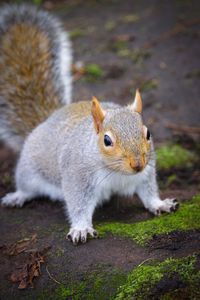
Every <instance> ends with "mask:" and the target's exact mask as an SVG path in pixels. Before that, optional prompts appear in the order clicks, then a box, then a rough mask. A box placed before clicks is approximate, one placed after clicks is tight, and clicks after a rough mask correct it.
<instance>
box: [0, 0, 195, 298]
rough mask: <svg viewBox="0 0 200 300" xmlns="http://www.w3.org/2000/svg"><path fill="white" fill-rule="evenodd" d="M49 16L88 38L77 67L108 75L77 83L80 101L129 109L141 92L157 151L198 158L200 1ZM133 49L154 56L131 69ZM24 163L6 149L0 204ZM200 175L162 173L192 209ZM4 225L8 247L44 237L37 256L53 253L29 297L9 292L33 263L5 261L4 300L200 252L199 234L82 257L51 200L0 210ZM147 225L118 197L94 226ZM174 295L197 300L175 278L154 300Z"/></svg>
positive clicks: (110, 4) (77, 52)
mask: <svg viewBox="0 0 200 300" xmlns="http://www.w3.org/2000/svg"><path fill="white" fill-rule="evenodd" d="M43 6H44V7H45V8H46V9H48V10H49V11H50V12H51V13H55V14H56V15H58V16H59V17H60V18H61V19H62V21H63V22H64V26H65V28H66V29H67V30H69V31H73V30H75V29H78V30H79V31H80V30H81V32H82V35H80V36H79V37H77V38H73V51H74V61H75V62H77V61H81V62H83V63H84V64H89V63H95V64H98V65H99V66H100V67H101V68H102V70H103V76H102V77H101V78H99V79H95V80H87V78H86V77H84V76H83V77H81V78H80V79H79V80H76V81H75V82H74V101H79V100H88V99H90V98H91V96H92V95H96V96H97V97H98V98H99V99H100V100H105V101H113V102H117V103H121V104H123V105H125V104H127V103H130V101H132V100H131V99H133V91H134V90H135V88H137V87H141V88H142V90H143V92H142V96H143V100H144V101H143V102H144V120H145V124H146V125H147V126H148V127H149V128H150V130H151V132H152V133H153V135H154V140H155V143H156V146H157V145H160V144H163V143H167V142H172V141H176V142H177V140H178V142H179V143H180V144H182V145H184V146H185V147H186V148H188V149H194V148H195V151H196V153H199V135H198V134H196V133H194V131H193V130H192V129H191V131H190V130H189V132H188V131H187V133H186V132H185V131H184V130H182V129H181V128H182V126H189V129H190V128H191V127H195V128H196V127H198V126H199V115H200V105H199V87H200V84H199V71H198V70H199V29H200V27H199V26H200V25H199V23H200V21H199V9H200V6H199V1H198V0H196V1H195V0H192V1H187V0H185V1H180V0H176V1H167V0H163V1H159V0H148V1H147V0H142V1H139V0H138V1H131V0H127V1H119V0H117V1H92V0H91V1H81V0H77V1H45V2H44V4H43ZM131 15H132V16H133V15H134V16H135V19H137V21H136V22H134V21H133V19H134V18H133V17H132V19H131V17H129V18H128V17H127V16H131ZM128 20H129V21H128ZM131 20H132V21H131ZM109 24H110V25H109ZM178 25H181V30H180V31H178V32H177V31H176V30H174V28H177V26H178ZM125 35H126V36H128V42H127V43H124V44H123V43H122V44H123V47H122V46H118V48H117V49H116V48H115V47H114V46H113V44H114V42H115V41H116V40H120V39H122V37H123V36H125ZM126 39H127V37H126ZM119 48H120V49H119ZM127 49H128V50H130V51H131V53H132V52H133V51H134V50H135V49H140V51H141V49H146V50H148V53H149V54H148V55H147V56H146V57H145V58H144V57H143V58H142V59H140V61H139V62H138V61H136V60H137V59H136V58H135V57H134V58H133V57H132V59H130V55H129V56H128V57H124V56H122V55H119V53H120V51H121V53H123V51H122V50H127ZM124 53H126V52H125V51H124ZM197 71H198V72H197ZM152 80H153V81H152ZM149 82H150V84H149ZM155 83H156V84H155ZM168 124H175V125H178V126H179V128H180V130H181V131H178V132H177V131H174V130H173V131H172V130H170V129H169V128H168V126H167V125H168ZM177 133H179V134H178V135H177ZM16 159H17V158H16V156H15V154H13V152H12V151H11V150H10V149H8V148H7V147H6V146H5V145H3V144H0V197H1V196H3V195H4V194H6V193H7V192H10V191H12V190H14V181H13V172H14V167H15V163H16ZM199 167H200V164H199V161H198V162H197V163H196V165H195V166H192V167H191V168H185V167H184V166H183V167H181V168H178V169H170V171H160V172H159V173H158V179H159V183H160V186H161V188H162V190H161V195H162V196H163V197H170V196H173V197H176V198H178V199H179V201H185V200H187V199H190V198H191V197H192V196H193V195H195V194H197V193H198V192H200V176H199ZM173 173H175V174H176V175H177V180H176V181H175V182H173V183H172V184H171V185H170V187H166V186H165V185H164V184H163V182H165V181H166V179H167V177H168V176H169V175H170V174H173ZM133 205H134V209H133V208H132V207H133ZM0 216H1V217H0V235H1V242H0V246H1V245H8V244H10V243H13V242H16V241H18V240H21V239H22V238H26V237H30V236H31V235H32V234H35V233H36V234H37V238H38V240H37V242H36V244H35V245H34V246H33V247H35V248H36V249H43V248H44V247H46V246H47V245H49V246H50V247H51V248H50V250H49V251H48V252H47V253H46V263H45V265H43V266H42V268H41V276H40V277H39V278H36V280H35V281H34V289H27V290H25V291H21V290H18V289H17V284H13V283H11V282H10V279H9V278H10V274H11V273H12V271H13V270H15V269H16V268H17V267H19V266H20V265H21V264H22V263H23V262H24V261H25V259H26V256H27V253H21V254H19V255H18V256H14V257H9V256H8V255H6V254H5V253H3V252H2V251H1V256H0V266H1V272H0V299H1V300H7V299H39V295H40V293H41V292H42V291H43V290H45V289H46V288H47V287H48V290H49V293H50V294H51V293H53V291H54V290H55V288H57V287H58V284H57V283H56V282H55V280H54V279H57V280H61V281H62V280H65V281H67V280H68V279H69V278H72V279H73V280H75V281H78V282H81V281H82V278H83V277H84V276H85V274H86V273H88V272H89V273H92V272H93V271H95V270H96V269H97V268H98V267H100V268H103V270H104V272H108V273H109V272H110V271H111V270H113V269H117V270H119V271H121V272H124V273H127V272H129V271H131V270H132V269H133V268H134V267H136V266H138V265H139V264H141V263H142V262H144V261H145V260H148V259H150V258H154V259H158V260H164V259H166V258H167V257H184V256H187V255H191V254H193V253H194V252H198V251H199V249H200V231H199V230H191V231H188V232H180V231H174V232H172V233H170V234H168V235H159V236H154V237H153V239H152V240H151V241H150V242H149V244H148V245H147V247H139V246H138V245H136V244H135V243H134V242H133V241H131V240H129V239H125V238H120V237H115V236H112V235H108V236H105V237H103V238H99V239H96V240H89V242H88V243H87V244H84V245H81V246H78V247H74V246H73V245H71V244H70V243H69V242H68V241H67V240H66V239H65V235H66V233H67V229H68V228H67V227H68V223H67V222H66V220H65V216H64V212H63V209H62V205H61V204H60V203H56V202H55V203H51V202H50V201H48V199H39V201H38V200H37V199H36V200H34V201H32V202H30V203H27V204H25V206H24V207H23V208H22V209H16V208H13V209H8V208H2V207H0ZM149 218H152V215H151V214H150V213H149V212H147V211H146V210H145V209H144V208H143V207H142V205H141V203H140V202H139V201H138V199H137V198H134V200H132V199H128V200H127V199H126V200H125V199H121V198H118V197H113V199H112V200H111V202H110V203H108V204H106V205H105V206H104V207H102V208H99V209H98V210H97V211H96V213H95V216H94V221H95V223H98V222H101V221H123V222H138V221H142V220H147V219H149ZM46 267H48V268H47V269H46ZM47 270H48V271H49V273H50V274H51V275H52V278H53V279H52V278H50V276H49V274H48V272H47ZM63 274H64V275H63ZM66 274H67V275H66ZM65 283H66V282H65ZM176 289H179V290H180V291H181V293H182V294H177V295H181V299H189V298H188V297H189V296H188V293H187V287H186V286H185V285H184V283H183V282H181V281H180V278H178V277H176V275H174V278H173V279H169V278H167V276H166V277H165V278H164V279H162V281H161V282H159V284H158V285H157V286H156V287H155V290H154V291H153V294H152V299H159V297H160V295H163V293H164V292H165V291H166V292H169V291H171V290H176ZM177 297H178V296H177ZM66 299H69V298H66ZM80 299H82V298H81V297H80ZM94 299H95V298H94ZM96 299H98V297H96ZM106 299H109V297H108V298H105V300H106ZM176 299H180V298H176Z"/></svg>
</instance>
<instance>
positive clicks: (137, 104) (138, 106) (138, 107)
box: [130, 89, 142, 114]
mask: <svg viewBox="0 0 200 300" xmlns="http://www.w3.org/2000/svg"><path fill="white" fill-rule="evenodd" d="M130 107H131V109H132V110H133V111H135V112H138V113H140V114H141V112H142V98H141V95H140V92H139V90H138V89H137V90H136V93H135V99H134V102H133V104H132V105H131V106H130Z"/></svg>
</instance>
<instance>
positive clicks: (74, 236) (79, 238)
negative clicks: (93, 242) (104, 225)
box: [67, 227, 98, 245]
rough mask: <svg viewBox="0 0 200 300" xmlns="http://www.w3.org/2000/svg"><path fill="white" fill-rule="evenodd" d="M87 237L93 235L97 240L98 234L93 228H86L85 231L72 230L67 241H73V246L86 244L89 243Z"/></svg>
mask: <svg viewBox="0 0 200 300" xmlns="http://www.w3.org/2000/svg"><path fill="white" fill-rule="evenodd" d="M87 235H91V236H92V237H93V238H97V237H98V232H97V231H96V230H94V229H93V228H92V227H88V228H87V227H86V228H84V229H82V228H81V229H75V228H71V230H70V231H69V233H68V234H67V240H68V241H71V242H72V243H73V245H78V244H79V243H82V244H84V243H86V242H87Z"/></svg>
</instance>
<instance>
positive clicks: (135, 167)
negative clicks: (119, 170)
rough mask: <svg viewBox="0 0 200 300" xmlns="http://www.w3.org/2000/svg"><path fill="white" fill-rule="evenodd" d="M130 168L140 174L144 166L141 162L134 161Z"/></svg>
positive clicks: (131, 162)
mask: <svg viewBox="0 0 200 300" xmlns="http://www.w3.org/2000/svg"><path fill="white" fill-rule="evenodd" d="M130 167H131V168H132V169H133V170H134V171H136V172H140V171H142V169H143V167H142V164H140V162H135V161H134V160H130Z"/></svg>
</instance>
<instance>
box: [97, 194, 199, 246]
mask: <svg viewBox="0 0 200 300" xmlns="http://www.w3.org/2000/svg"><path fill="white" fill-rule="evenodd" d="M199 220H200V195H197V196H195V197H193V199H192V200H191V201H188V202H186V203H183V204H181V207H180V208H179V210H178V211H176V212H175V213H173V214H164V215H162V216H160V217H155V218H153V219H151V220H147V221H143V222H138V223H133V224H127V223H104V224H101V225H99V226H98V228H97V229H98V231H99V233H100V234H101V235H104V234H106V233H108V232H110V233H112V234H114V235H119V236H124V237H129V238H131V239H133V240H134V241H135V242H137V243H138V244H140V245H145V244H146V243H147V242H148V241H149V240H150V239H151V238H152V237H153V235H154V234H167V233H169V232H172V231H174V230H190V229H198V228H200V222H199Z"/></svg>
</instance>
